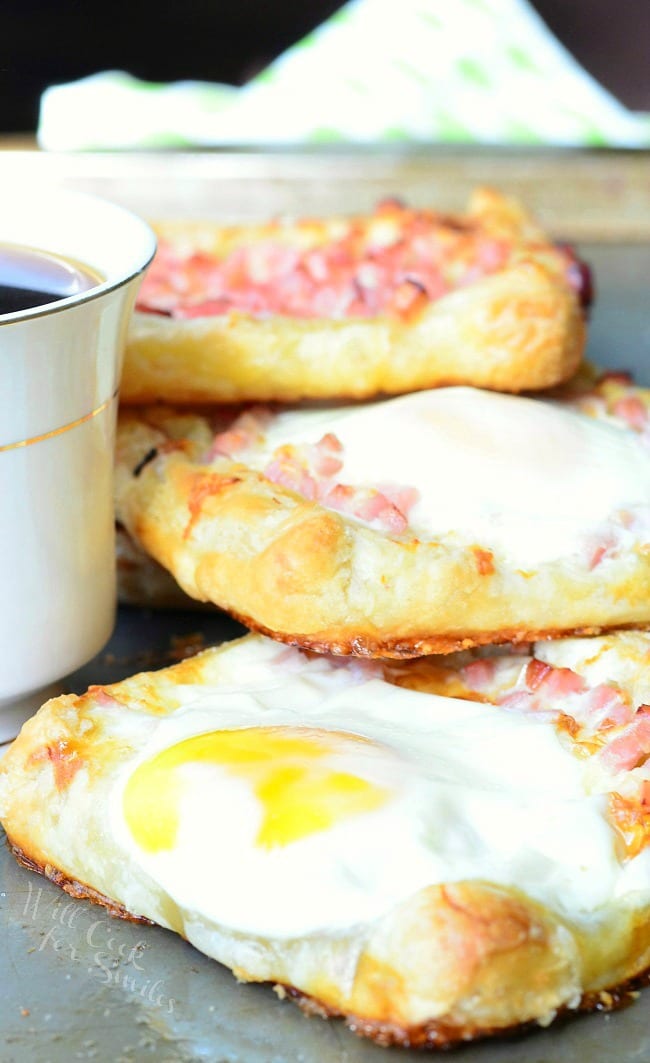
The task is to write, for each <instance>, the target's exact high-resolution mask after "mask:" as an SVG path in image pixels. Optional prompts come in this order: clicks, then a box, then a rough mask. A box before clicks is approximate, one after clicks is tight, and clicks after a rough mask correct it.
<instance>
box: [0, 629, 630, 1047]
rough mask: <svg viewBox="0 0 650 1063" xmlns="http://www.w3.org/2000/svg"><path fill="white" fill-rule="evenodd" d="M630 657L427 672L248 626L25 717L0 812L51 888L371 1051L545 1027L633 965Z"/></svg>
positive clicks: (467, 665)
mask: <svg viewBox="0 0 650 1063" xmlns="http://www.w3.org/2000/svg"><path fill="white" fill-rule="evenodd" d="M649 658H650V642H649V641H648V636H646V635H642V634H640V633H638V632H635V633H630V634H623V635H618V636H612V637H608V638H603V639H595V640H591V641H589V640H571V641H564V642H563V641H559V642H556V643H551V644H543V645H542V646H541V647H538V646H534V647H530V648H528V649H527V650H526V651H525V652H524V653H523V654H517V653H516V652H515V653H514V654H513V653H512V652H510V651H508V652H507V653H504V655H503V656H498V657H496V658H480V657H477V656H476V655H474V656H472V655H471V654H465V655H463V656H462V657H460V658H454V659H450V660H449V661H444V662H442V664H441V666H440V670H439V671H438V672H436V667H435V662H434V661H431V660H428V661H422V662H420V661H418V662H383V663H382V662H378V661H376V662H343V661H341V660H340V659H337V658H328V657H325V656H320V655H310V654H306V653H304V652H302V651H299V650H296V649H291V648H286V647H279V646H278V645H277V643H275V642H272V641H271V640H268V639H265V638H263V637H261V636H256V635H249V636H247V637H246V638H244V639H241V640H238V641H237V642H234V643H230V644H228V645H226V646H224V647H221V648H220V649H216V650H215V649H212V650H209V651H207V652H205V653H202V654H200V655H198V656H196V657H194V658H192V659H190V660H186V661H184V662H183V663H182V664H179V665H176V666H174V667H172V668H168V669H165V670H163V671H160V672H155V673H149V674H142V675H138V676H135V677H134V678H132V679H128V680H125V681H124V682H121V683H117V684H114V685H112V686H108V687H91V688H90V690H89V691H88V693H87V694H85V695H83V696H82V697H77V696H74V695H66V696H63V697H60V698H57V699H54V700H52V701H50V702H48V703H47V704H46V705H45V706H44V707H43V708H42V709H41V710H40V712H39V713H38V714H37V715H36V716H35V717H34V718H32V719H31V720H30V721H29V722H28V723H27V724H26V725H25V726H24V728H23V730H22V732H21V734H20V736H19V738H18V739H17V740H16V742H15V743H14V744H13V746H12V748H11V749H10V751H9V752H8V754H7V755H6V757H5V758H4V760H3V762H2V765H1V766H0V818H1V819H2V822H3V824H4V827H5V829H6V831H7V835H8V838H9V842H10V845H11V846H12V848H13V850H14V852H15V853H16V855H17V856H18V858H19V860H20V861H21V862H22V863H24V864H25V865H26V866H27V867H30V868H33V869H35V870H39V871H41V872H42V873H44V874H45V875H47V876H48V877H49V878H50V879H52V880H53V881H54V882H57V883H58V884H59V885H61V886H63V888H64V889H65V890H67V891H68V893H70V894H71V895H72V896H75V897H89V898H90V899H91V900H93V901H95V902H98V903H100V904H104V905H106V907H107V908H108V910H109V911H110V912H111V913H112V914H114V915H119V916H122V917H124V918H131V919H140V920H143V921H147V920H151V921H153V922H156V923H159V924H161V925H162V926H164V927H168V928H170V929H172V930H174V931H176V932H177V933H179V934H181V935H183V936H184V937H186V938H187V939H188V940H189V941H190V942H192V943H193V944H194V945H195V946H196V947H197V948H199V949H201V950H202V951H203V952H205V953H207V954H208V955H209V956H212V957H214V958H215V959H217V960H219V961H220V962H221V963H224V964H226V965H227V966H228V967H230V968H232V970H233V972H234V973H235V974H236V976H237V977H238V978H239V979H241V980H243V981H258V982H259V981H263V982H270V983H273V984H275V985H276V986H277V987H279V988H280V991H281V992H282V994H286V995H288V996H290V997H291V998H293V999H295V1000H297V1001H298V1003H300V1004H301V1006H303V1007H304V1009H305V1010H306V1011H307V1012H308V1013H310V1014H318V1015H327V1016H344V1017H345V1021H346V1022H347V1024H348V1025H349V1026H350V1027H351V1028H352V1029H353V1030H354V1031H356V1032H357V1033H360V1034H363V1035H366V1036H368V1037H371V1038H374V1039H375V1040H376V1041H378V1042H380V1043H381V1044H401V1045H410V1046H426V1047H438V1046H444V1045H447V1044H450V1043H453V1042H455V1041H460V1040H463V1041H464V1040H469V1039H472V1038H475V1037H479V1036H482V1035H485V1034H491V1033H499V1032H502V1031H505V1030H508V1029H510V1028H512V1027H514V1026H517V1025H519V1024H521V1023H528V1022H539V1023H541V1024H543V1025H546V1024H548V1023H549V1022H550V1021H551V1020H552V1019H553V1018H554V1017H555V1016H556V1015H557V1014H559V1013H562V1012H565V1011H571V1010H576V1009H588V1008H594V1007H599V1008H607V1007H611V1006H612V1005H614V1004H615V1003H617V1001H619V1000H620V999H621V993H624V989H629V988H630V986H631V984H633V981H634V980H637V983H638V981H639V980H640V979H641V978H642V975H643V972H644V971H645V970H646V969H647V968H648V966H649V965H650V918H649V915H650V907H649V906H650V847H649V845H648V841H649V839H650V803H649V800H648V793H649V788H650V767H649V765H648V763H647V758H648V755H649V754H650V726H649V725H648V722H647V721H648V720H649V719H650V717H649V716H648V712H649V711H650V710H648V706H647V705H646V704H641V705H640V706H639V703H640V701H643V702H646V701H647V700H648V699H649V698H650V688H649V682H648V660H649ZM445 675H446V676H447V678H446V679H445V678H444V676H445ZM454 677H455V678H454ZM441 684H442V686H443V687H445V684H446V685H447V688H448V689H452V688H453V691H454V693H455V694H458V695H460V697H455V698H450V697H444V696H440V694H439V693H438V692H437V691H438V690H439V689H440V686H441ZM619 991H620V992H619Z"/></svg>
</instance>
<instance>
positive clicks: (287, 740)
mask: <svg viewBox="0 0 650 1063" xmlns="http://www.w3.org/2000/svg"><path fill="white" fill-rule="evenodd" d="M369 745H371V743H369V742H368V740H366V739H364V738H361V737H358V736H356V735H350V734H345V733H342V732H340V731H320V730H312V729H310V728H300V727H249V728H242V729H241V730H233V731H211V732H209V733H208V734H201V735H196V736H194V737H193V738H187V739H185V740H184V741H182V742H178V743H177V744H176V745H173V746H170V747H169V748H168V749H164V750H162V752H160V753H157V754H156V755H155V756H153V757H151V758H150V759H149V760H147V761H144V762H143V763H142V764H140V765H138V767H137V768H136V769H135V771H134V772H133V774H132V775H131V777H130V779H129V781H128V783H127V784H126V787H125V790H124V797H123V809H124V816H125V819H126V822H127V825H128V827H129V830H130V831H131V834H132V835H133V838H134V839H135V841H136V842H137V844H138V845H139V846H140V847H141V848H142V849H144V850H146V851H147V852H151V853H157V852H161V851H163V850H168V849H172V848H173V847H174V845H175V842H176V837H177V834H178V828H179V823H180V813H179V806H180V800H181V797H182V791H183V787H184V785H186V783H187V775H186V776H185V778H183V774H182V773H181V772H180V771H179V770H178V769H179V768H182V767H184V766H185V765H191V764H215V765H218V766H220V767H224V768H225V769H226V770H227V771H229V772H231V773H232V774H233V775H236V776H238V777H239V778H242V779H246V780H247V781H248V782H249V783H250V785H251V788H252V790H253V792H254V794H255V796H256V797H257V799H258V801H259V802H260V804H261V806H262V811H263V815H262V821H261V824H260V827H259V831H258V834H257V838H256V844H257V845H258V846H260V847H263V848H268V849H271V848H273V847H275V846H282V845H289V844H291V842H295V841H298V840H300V839H301V838H306V837H307V836H308V835H310V834H315V833H317V832H319V831H325V830H327V829H328V828H329V827H331V826H332V825H334V824H335V823H338V822H340V821H341V820H345V819H348V818H350V817H351V816H356V815H359V814H361V813H364V812H371V811H373V810H374V809H376V808H378V807H379V806H380V805H382V804H383V803H384V802H385V801H386V800H387V799H388V797H389V791H388V790H387V789H386V788H385V787H383V786H378V785H377V784H375V783H373V782H369V781H368V780H367V779H364V778H361V777H360V776H358V775H356V774H352V773H350V772H347V771H341V770H337V769H336V768H335V767H334V766H332V764H331V763H330V762H329V758H330V757H331V756H332V755H339V756H340V755H341V754H345V753H354V752H356V753H357V755H359V753H360V752H362V750H363V747H364V746H365V747H366V748H368V746H369ZM212 814H214V816H215V817H216V816H228V815H229V814H230V810H229V809H228V807H227V806H224V807H223V808H218V809H214V811H213V813H212Z"/></svg>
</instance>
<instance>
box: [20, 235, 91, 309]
mask: <svg viewBox="0 0 650 1063" xmlns="http://www.w3.org/2000/svg"><path fill="white" fill-rule="evenodd" d="M100 281H101V277H100V276H99V275H98V274H97V273H96V272H94V271H93V270H91V269H90V268H89V267H88V266H86V265H84V264H83V263H80V262H75V261H74V260H73V259H70V258H64V257H63V256H61V255H55V254H52V253H51V252H49V251H40V250H38V249H37V248H33V247H24V246H21V245H18V244H3V243H0V315H2V314H14V313H16V312H17V311H19V310H29V309H31V308H33V307H37V306H43V305H45V304H46V303H54V302H57V301H58V300H60V299H67V298H68V297H69V296H71V295H78V294H79V293H81V292H85V291H88V290H89V289H90V288H94V287H95V285H97V284H99V283H100Z"/></svg>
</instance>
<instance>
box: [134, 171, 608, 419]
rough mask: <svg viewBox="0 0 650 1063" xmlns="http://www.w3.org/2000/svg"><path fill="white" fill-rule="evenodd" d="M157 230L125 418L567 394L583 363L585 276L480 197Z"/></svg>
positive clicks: (172, 224)
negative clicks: (447, 389)
mask: <svg viewBox="0 0 650 1063" xmlns="http://www.w3.org/2000/svg"><path fill="white" fill-rule="evenodd" d="M154 228H155V230H156V233H157V236H158V241H159V247H158V253H157V255H156V258H155V259H154V261H153V264H152V265H151V266H150V268H149V270H148V272H147V275H146V276H145V278H144V281H143V284H142V286H141V288H140V293H139V297H138V303H137V307H136V312H135V314H134V316H133V319H132V324H131V328H130V333H129V337H128V342H127V350H126V361H125V365H124V373H123V378H122V386H121V401H122V402H123V403H143V402H156V401H159V400H162V401H166V402H171V403H197V402H199V403H202V402H227V403H232V402H257V401H264V402H267V401H276V402H295V401H297V400H300V399H303V398H312V399H314V398H317V399H333V398H355V399H360V398H368V397H372V396H376V395H378V394H380V393H389V394H398V393H402V392H407V391H412V390H415V389H421V388H430V387H437V386H438V385H441V384H471V385H474V386H476V387H485V388H494V389H496V390H500V391H514V392H517V391H521V390H522V389H538V388H544V387H550V386H552V385H555V384H557V383H559V382H560V381H563V380H566V379H568V378H569V377H570V376H571V375H572V374H573V373H574V372H575V370H576V368H577V366H578V364H579V362H580V358H581V355H582V352H583V349H584V344H585V321H584V317H585V314H584V311H585V307H586V305H588V302H589V299H590V295H591V293H590V282H589V274H588V271H587V269H586V267H585V266H584V265H583V264H582V263H581V262H579V261H578V260H577V259H576V257H575V255H574V254H573V253H572V252H571V251H570V250H568V249H566V248H560V247H557V246H554V245H553V244H552V243H551V242H550V241H549V239H548V238H547V237H546V236H545V235H544V233H543V232H542V231H541V230H540V229H539V228H538V226H537V225H535V224H534V223H533V222H532V221H531V220H530V218H528V217H527V215H526V214H525V212H524V211H523V210H522V209H521V207H520V206H519V205H518V204H517V203H516V202H513V201H512V200H509V199H506V198H504V197H502V196H500V195H498V194H497V193H495V192H492V191H489V190H481V191H479V192H477V193H476V194H475V195H474V197H473V198H472V200H471V202H470V204H469V207H468V210H467V213H466V214H464V215H456V216H448V215H443V214H439V213H435V212H434V211H430V210H411V209H408V208H406V207H404V206H402V205H400V204H399V203H397V202H396V201H392V200H391V201H389V202H386V203H383V204H381V205H380V206H379V207H378V208H377V210H376V211H375V213H374V214H372V215H368V216H366V217H354V218H333V219H329V220H305V221H299V222H280V221H278V222H271V223H269V224H266V225H259V226H239V227H231V228H224V227H223V226H219V225H217V224H216V223H210V222H208V221H205V222H179V221H169V222H160V223H157V224H156V223H154Z"/></svg>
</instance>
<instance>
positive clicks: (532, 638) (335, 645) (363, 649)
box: [228, 609, 650, 660]
mask: <svg viewBox="0 0 650 1063" xmlns="http://www.w3.org/2000/svg"><path fill="white" fill-rule="evenodd" d="M228 615H229V616H231V617H233V619H234V620H237V621H238V622H239V623H240V624H243V625H244V626H245V627H247V628H249V629H250V630H251V631H256V632H257V633H258V634H260V635H268V636H269V637H270V638H272V639H274V640H275V641H276V642H283V643H286V645H288V646H296V647H298V649H301V650H310V651H311V652H313V653H331V654H335V655H336V656H341V657H347V656H354V657H370V658H376V657H386V658H392V659H395V660H408V659H410V658H412V657H428V656H431V655H433V654H438V653H441V654H446V653H457V652H458V651H459V650H469V649H472V648H473V647H475V646H500V645H503V644H504V643H513V644H515V645H520V644H522V643H528V642H550V641H551V640H553V639H559V638H563V639H564V638H574V637H583V636H584V637H585V638H587V637H590V636H593V635H605V634H608V633H609V632H611V631H630V630H634V631H647V630H650V625H644V624H612V625H611V626H607V625H604V624H603V625H601V626H600V627H574V628H543V629H541V630H537V629H534V630H532V631H529V630H522V629H521V628H501V629H500V630H498V631H476V632H472V631H467V632H465V633H464V634H463V635H426V636H417V635H414V636H413V637H412V638H395V639H376V638H372V637H371V636H369V635H355V636H350V637H347V638H342V637H341V636H340V634H338V633H336V632H334V633H330V632H326V631H323V632H316V633H315V634H313V635H294V634H290V633H289V632H285V631H276V630H275V629H273V628H268V627H265V626H264V624H259V623H258V622H257V621H256V620H253V619H252V617H250V616H245V615H244V614H243V613H238V612H235V611H234V610H233V609H228Z"/></svg>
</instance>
